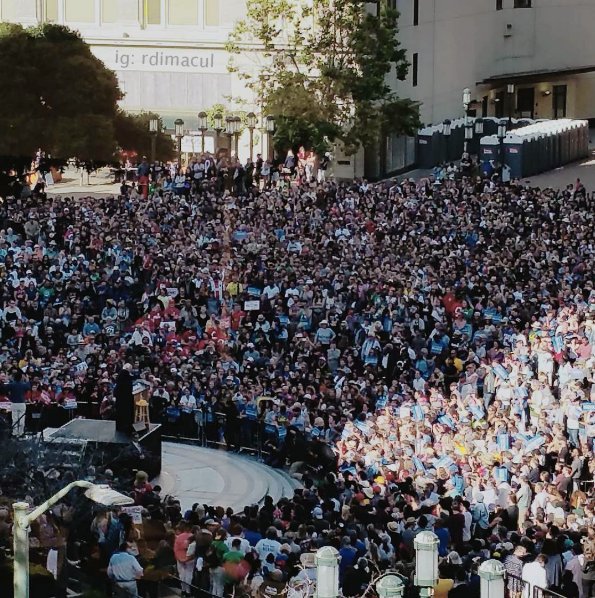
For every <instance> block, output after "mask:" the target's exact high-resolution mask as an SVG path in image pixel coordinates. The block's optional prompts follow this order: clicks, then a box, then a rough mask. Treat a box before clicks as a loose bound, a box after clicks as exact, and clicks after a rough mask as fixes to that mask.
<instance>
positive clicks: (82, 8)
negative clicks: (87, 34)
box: [64, 0, 95, 23]
mask: <svg viewBox="0 0 595 598" xmlns="http://www.w3.org/2000/svg"><path fill="white" fill-rule="evenodd" d="M64 20H65V21H68V22H70V23H93V21H95V0H64Z"/></svg>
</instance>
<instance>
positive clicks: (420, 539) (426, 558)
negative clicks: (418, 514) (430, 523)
mask: <svg viewBox="0 0 595 598" xmlns="http://www.w3.org/2000/svg"><path fill="white" fill-rule="evenodd" d="M439 542H440V541H439V540H438V536H437V535H436V534H435V533H433V532H420V533H419V534H417V536H415V538H414V540H413V546H414V548H415V578H414V582H413V583H414V584H415V585H416V586H419V588H420V589H419V595H420V596H421V597H422V598H430V596H432V595H433V594H434V586H435V585H436V584H437V583H438V544H439Z"/></svg>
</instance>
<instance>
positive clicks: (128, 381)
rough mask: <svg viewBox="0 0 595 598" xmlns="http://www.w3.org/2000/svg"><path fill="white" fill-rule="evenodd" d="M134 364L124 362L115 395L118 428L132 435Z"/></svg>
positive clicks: (117, 380) (119, 430)
mask: <svg viewBox="0 0 595 598" xmlns="http://www.w3.org/2000/svg"><path fill="white" fill-rule="evenodd" d="M131 370H132V365H130V364H129V363H126V364H124V367H123V368H122V370H121V372H120V373H119V374H118V378H117V379H116V387H115V389H114V397H115V399H116V430H118V432H123V433H124V434H127V435H128V436H132V424H133V423H134V397H133V395H132V375H131V374H130V371H131Z"/></svg>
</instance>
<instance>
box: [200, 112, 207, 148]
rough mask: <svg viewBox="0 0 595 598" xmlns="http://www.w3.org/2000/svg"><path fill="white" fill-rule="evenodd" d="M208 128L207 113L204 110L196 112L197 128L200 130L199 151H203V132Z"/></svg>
mask: <svg viewBox="0 0 595 598" xmlns="http://www.w3.org/2000/svg"><path fill="white" fill-rule="evenodd" d="M208 128H209V120H208V115H207V113H206V112H199V113H198V130H199V131H200V135H201V139H200V146H201V150H200V151H201V152H202V153H203V154H204V153H205V133H206V132H207V129H208Z"/></svg>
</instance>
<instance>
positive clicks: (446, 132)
mask: <svg viewBox="0 0 595 598" xmlns="http://www.w3.org/2000/svg"><path fill="white" fill-rule="evenodd" d="M450 129H451V122H450V120H449V119H448V118H447V119H446V120H445V121H444V122H443V123H442V134H443V135H444V139H445V141H446V158H445V162H448V157H449V152H448V150H449V143H448V140H449V139H450Z"/></svg>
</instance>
